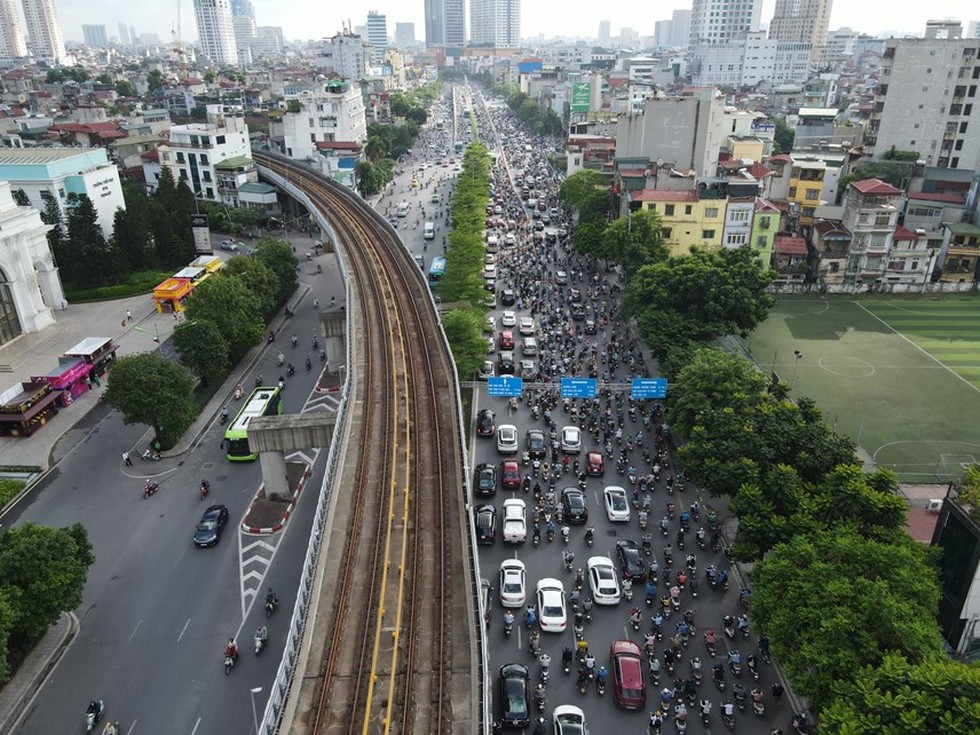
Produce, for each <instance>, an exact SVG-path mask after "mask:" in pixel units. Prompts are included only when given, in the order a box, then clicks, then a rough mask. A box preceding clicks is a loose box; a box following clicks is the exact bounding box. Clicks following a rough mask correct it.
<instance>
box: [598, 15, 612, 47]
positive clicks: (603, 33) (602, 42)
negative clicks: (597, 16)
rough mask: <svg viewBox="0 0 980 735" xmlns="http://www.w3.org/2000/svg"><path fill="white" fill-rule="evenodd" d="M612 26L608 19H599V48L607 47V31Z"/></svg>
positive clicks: (608, 31)
mask: <svg viewBox="0 0 980 735" xmlns="http://www.w3.org/2000/svg"><path fill="white" fill-rule="evenodd" d="M611 28H612V26H611V24H610V23H609V21H608V20H600V21H599V48H609V41H610V37H609V33H610V30H611Z"/></svg>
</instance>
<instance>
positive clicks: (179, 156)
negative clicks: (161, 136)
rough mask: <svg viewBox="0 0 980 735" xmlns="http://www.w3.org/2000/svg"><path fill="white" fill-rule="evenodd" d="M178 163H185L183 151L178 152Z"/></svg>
mask: <svg viewBox="0 0 980 735" xmlns="http://www.w3.org/2000/svg"><path fill="white" fill-rule="evenodd" d="M177 163H185V161H184V152H183V151H177Z"/></svg>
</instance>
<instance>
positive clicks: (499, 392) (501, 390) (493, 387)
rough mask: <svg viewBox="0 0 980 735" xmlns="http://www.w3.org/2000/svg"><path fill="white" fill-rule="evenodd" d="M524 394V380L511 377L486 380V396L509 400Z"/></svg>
mask: <svg viewBox="0 0 980 735" xmlns="http://www.w3.org/2000/svg"><path fill="white" fill-rule="evenodd" d="M523 394H524V379H523V378H516V377H514V376H513V375H501V376H500V377H499V378H487V395H490V396H498V397H503V398H510V397H511V396H520V395H523Z"/></svg>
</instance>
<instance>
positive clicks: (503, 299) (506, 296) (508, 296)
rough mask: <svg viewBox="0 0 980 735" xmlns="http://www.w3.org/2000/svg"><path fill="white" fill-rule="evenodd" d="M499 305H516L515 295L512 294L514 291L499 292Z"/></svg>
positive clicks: (510, 289) (506, 289)
mask: <svg viewBox="0 0 980 735" xmlns="http://www.w3.org/2000/svg"><path fill="white" fill-rule="evenodd" d="M500 303H501V304H503V305H504V306H513V305H514V304H516V303H517V294H516V293H514V289H512V288H505V289H504V290H503V291H501V292H500Z"/></svg>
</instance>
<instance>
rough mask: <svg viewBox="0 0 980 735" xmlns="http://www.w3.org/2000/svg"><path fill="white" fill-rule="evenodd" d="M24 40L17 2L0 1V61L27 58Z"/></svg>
mask: <svg viewBox="0 0 980 735" xmlns="http://www.w3.org/2000/svg"><path fill="white" fill-rule="evenodd" d="M25 38H26V36H25V35H24V24H23V23H21V20H20V12H19V11H18V9H17V0H0V59H18V58H23V57H24V56H27V43H26V42H25V41H24V39H25Z"/></svg>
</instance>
